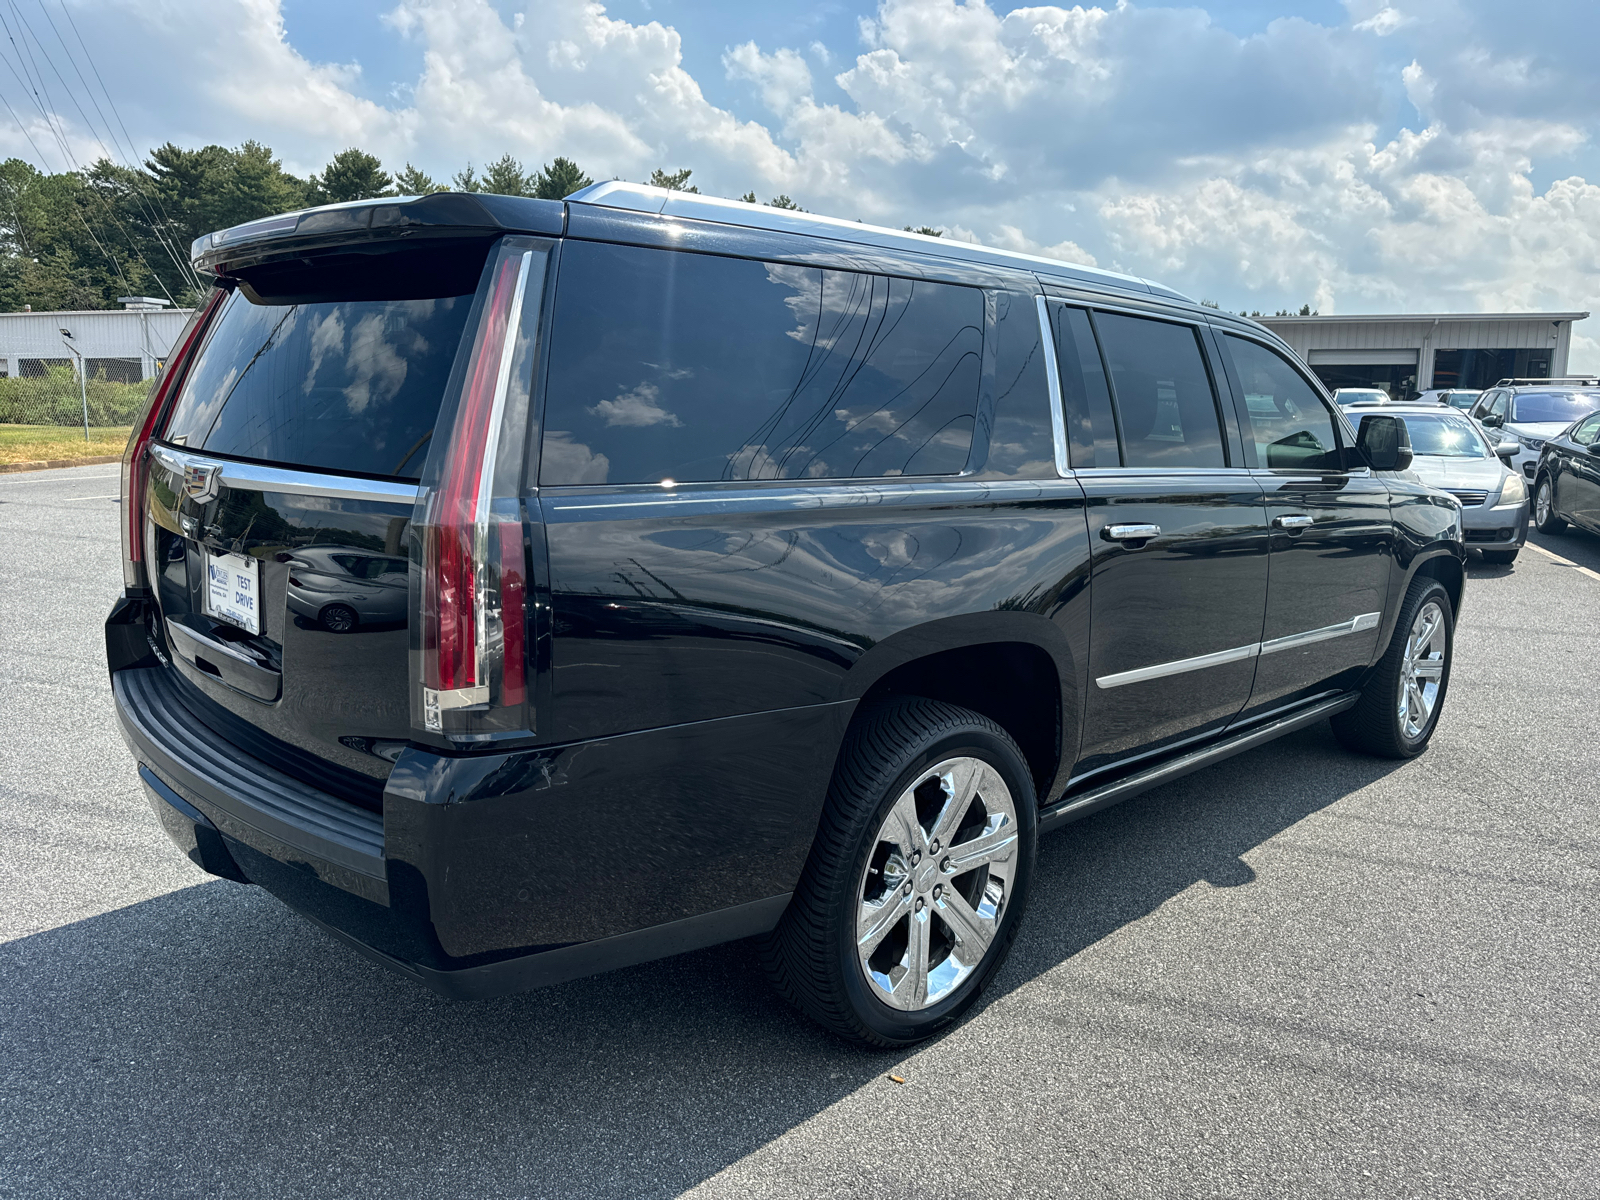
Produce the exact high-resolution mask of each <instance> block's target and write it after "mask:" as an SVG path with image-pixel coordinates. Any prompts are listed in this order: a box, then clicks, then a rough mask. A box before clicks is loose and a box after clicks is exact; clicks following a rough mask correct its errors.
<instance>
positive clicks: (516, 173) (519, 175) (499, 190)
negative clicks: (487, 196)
mask: <svg viewBox="0 0 1600 1200" xmlns="http://www.w3.org/2000/svg"><path fill="white" fill-rule="evenodd" d="M482 188H483V190H484V191H486V192H493V193H494V194H495V195H497V196H531V195H532V194H533V180H532V179H530V178H529V177H528V174H527V172H526V171H524V170H523V169H522V164H521V163H520V162H518V161H517V160H516V159H514V158H512V157H511V155H509V154H507V155H504V156H502V157H501V158H500V160H499V161H498V162H493V163H490V164H489V166H488V168H487V169H486V170H485V171H484V173H483V184H482Z"/></svg>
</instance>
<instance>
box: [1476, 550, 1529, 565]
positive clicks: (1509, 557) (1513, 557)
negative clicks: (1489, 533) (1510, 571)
mask: <svg viewBox="0 0 1600 1200" xmlns="http://www.w3.org/2000/svg"><path fill="white" fill-rule="evenodd" d="M1521 550H1522V547H1521V546H1518V547H1517V548H1516V549H1515V550H1485V551H1484V552H1483V561H1484V562H1486V563H1492V564H1494V565H1495V566H1498V567H1506V566H1510V565H1511V564H1512V563H1514V562H1516V561H1517V554H1518V553H1519V552H1520V551H1521Z"/></svg>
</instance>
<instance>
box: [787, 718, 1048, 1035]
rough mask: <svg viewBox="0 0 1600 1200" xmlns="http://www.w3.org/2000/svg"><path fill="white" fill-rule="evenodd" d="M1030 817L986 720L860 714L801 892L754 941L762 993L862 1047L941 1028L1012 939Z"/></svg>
mask: <svg viewBox="0 0 1600 1200" xmlns="http://www.w3.org/2000/svg"><path fill="white" fill-rule="evenodd" d="M1036 818H1037V803H1036V800H1035V798H1034V791H1033V779H1032V775H1031V773H1030V772H1029V770H1028V764H1027V760H1026V759H1024V758H1023V756H1022V752H1021V751H1020V750H1019V749H1018V748H1017V744H1016V743H1015V742H1014V741H1012V739H1011V737H1010V735H1008V734H1007V733H1006V732H1005V730H1003V729H1002V728H1000V726H998V725H996V724H995V723H994V722H993V721H991V720H989V719H988V718H987V717H984V716H980V715H979V714H978V713H975V712H971V711H969V710H967V709H964V708H957V707H956V706H955V705H952V704H944V703H940V702H936V701H932V700H922V699H908V700H898V701H894V702H891V703H888V704H885V705H883V706H881V707H875V708H874V709H872V710H869V711H867V712H865V713H863V714H861V715H859V716H858V717H857V718H856V720H855V721H854V723H853V724H852V726H851V728H850V732H849V734H848V735H847V736H846V738H845V743H844V747H843V748H842V750H841V751H840V754H839V762H838V765H837V766H836V767H835V769H834V776H833V782H832V784H831V786H830V787H829V789H828V798H827V801H826V803H825V804H824V806H823V813H822V819H821V822H820V824H819V826H818V829H817V836H816V841H815V842H814V843H813V844H812V848H811V856H810V858H809V859H808V860H807V862H806V867H805V872H804V874H803V875H802V876H801V880H800V885H799V887H797V888H796V889H795V893H794V899H793V900H792V901H790V903H789V907H788V909H787V910H786V911H785V913H784V915H783V919H782V920H781V921H780V922H779V923H778V927H777V929H775V930H774V931H773V932H772V934H771V935H770V936H769V937H768V938H767V939H766V941H765V942H764V943H763V947H762V959H763V964H764V965H765V967H766V970H767V974H768V977H769V978H770V979H771V981H772V984H773V986H774V987H775V988H776V989H777V991H778V993H779V994H780V995H782V996H783V997H784V998H785V999H786V1000H788V1001H789V1002H790V1003H791V1004H793V1005H794V1006H795V1007H796V1008H798V1009H800V1010H801V1011H802V1012H804V1013H805V1014H806V1015H808V1016H809V1017H811V1018H812V1019H813V1020H815V1021H817V1022H818V1023H819V1024H821V1025H823V1026H824V1027H826V1028H827V1029H830V1030H832V1031H833V1032H834V1033H837V1034H838V1035H839V1036H841V1037H844V1038H848V1039H849V1040H850V1041H853V1042H857V1043H859V1044H862V1045H867V1046H877V1047H896V1046H907V1045H910V1044H912V1043H914V1042H918V1041H921V1040H922V1039H923V1038H926V1037H928V1036H930V1035H931V1034H933V1033H935V1032H937V1031H938V1030H939V1029H941V1028H943V1027H945V1026H947V1025H949V1024H950V1023H951V1022H953V1021H955V1020H956V1019H957V1018H958V1017H960V1016H961V1015H962V1013H964V1012H966V1010H967V1009H968V1008H970V1007H971V1005H972V1003H973V1002H974V1001H975V1000H977V998H978V996H979V994H980V993H981V992H982V991H983V989H984V987H985V986H986V985H987V984H988V982H989V980H990V979H991V978H993V976H994V973H995V971H996V970H998V969H999V967H1000V964H1001V963H1002V962H1004V961H1005V958H1006V955H1007V953H1008V952H1009V951H1010V949H1011V944H1012V942H1013V941H1014V940H1015V938H1016V935H1017V929H1018V927H1019V925H1020V923H1021V920H1022V914H1023V909H1024V906H1025V905H1026V903H1027V899H1028V891H1029V886H1030V884H1031V882H1032V876H1033V861H1034V847H1035V842H1036V837H1037V833H1036V831H1037V819H1036Z"/></svg>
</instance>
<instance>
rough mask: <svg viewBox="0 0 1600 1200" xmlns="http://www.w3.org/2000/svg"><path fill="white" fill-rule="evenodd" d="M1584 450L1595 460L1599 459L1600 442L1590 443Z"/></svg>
mask: <svg viewBox="0 0 1600 1200" xmlns="http://www.w3.org/2000/svg"><path fill="white" fill-rule="evenodd" d="M1584 449H1586V450H1587V451H1588V452H1589V453H1590V454H1593V455H1594V456H1595V457H1596V458H1600V442H1590V443H1589V444H1588V445H1587V446H1586V447H1584Z"/></svg>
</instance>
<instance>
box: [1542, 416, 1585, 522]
mask: <svg viewBox="0 0 1600 1200" xmlns="http://www.w3.org/2000/svg"><path fill="white" fill-rule="evenodd" d="M1533 518H1534V521H1535V522H1536V523H1537V524H1538V526H1539V529H1540V531H1541V532H1543V533H1561V532H1562V531H1563V530H1565V529H1566V527H1567V526H1568V525H1569V524H1572V525H1576V526H1577V527H1578V528H1580V529H1585V530H1587V531H1588V532H1590V533H1594V534H1600V412H1597V413H1593V414H1591V415H1589V416H1587V417H1585V418H1584V419H1583V420H1581V421H1574V422H1573V423H1572V425H1571V426H1570V427H1568V428H1567V429H1564V430H1562V431H1561V432H1560V433H1559V434H1557V435H1556V436H1555V437H1553V438H1550V439H1548V440H1547V441H1546V442H1545V444H1544V447H1543V449H1542V450H1541V451H1540V454H1539V466H1538V470H1537V471H1536V473H1535V475H1534V482H1533Z"/></svg>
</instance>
